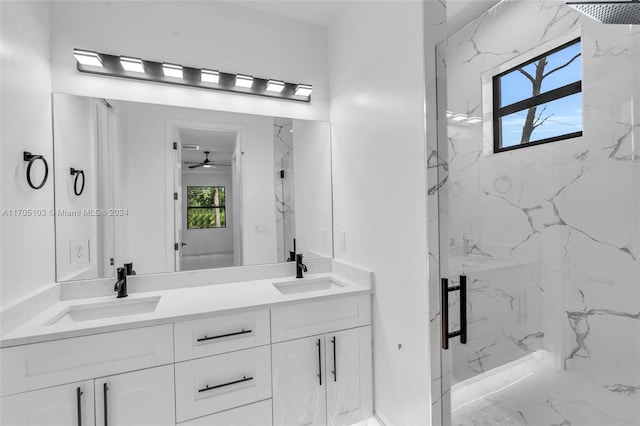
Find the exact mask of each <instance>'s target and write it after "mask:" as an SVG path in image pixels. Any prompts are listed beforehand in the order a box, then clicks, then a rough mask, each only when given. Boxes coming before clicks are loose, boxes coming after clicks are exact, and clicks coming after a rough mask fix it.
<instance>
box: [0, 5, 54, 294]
mask: <svg viewBox="0 0 640 426" xmlns="http://www.w3.org/2000/svg"><path fill="white" fill-rule="evenodd" d="M0 14H1V15H2V16H1V18H0V19H1V24H2V25H0V31H1V32H0V34H1V38H2V50H1V56H0V62H1V63H2V69H1V78H0V81H1V83H0V92H1V94H2V95H1V96H0V107H1V113H0V153H1V158H0V161H1V172H0V173H1V176H2V179H1V183H0V188H1V190H0V193H1V196H0V200H1V208H2V209H45V210H49V209H52V208H53V178H52V176H51V175H50V176H49V180H48V181H47V183H46V185H45V186H44V187H43V188H42V189H40V190H38V191H36V190H33V189H31V188H30V187H29V186H28V185H27V181H26V178H25V171H26V166H27V163H26V162H24V161H23V160H22V152H23V151H30V152H31V153H33V154H42V155H44V156H45V158H46V159H47V160H48V162H49V166H50V169H51V168H52V167H53V164H52V163H53V146H52V143H51V98H50V95H51V74H50V68H49V6H48V4H46V3H39V2H12V1H2V2H1V3H0ZM34 167H35V166H34ZM1 223H2V243H1V244H2V245H1V248H2V249H1V250H0V251H1V254H2V258H1V261H0V265H1V268H0V269H1V280H0V299H1V300H0V303H1V304H2V306H6V305H8V304H10V303H11V302H14V301H16V300H17V299H19V298H20V297H22V296H25V295H26V294H28V293H30V292H32V291H35V290H37V289H39V288H42V287H43V286H44V285H46V284H49V283H51V282H53V281H54V274H55V258H54V231H53V216H51V215H49V214H47V215H45V216H41V217H10V216H5V215H3V216H2V220H1Z"/></svg>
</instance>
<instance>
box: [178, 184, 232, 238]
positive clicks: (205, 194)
mask: <svg viewBox="0 0 640 426" xmlns="http://www.w3.org/2000/svg"><path fill="white" fill-rule="evenodd" d="M226 226H227V215H226V206H225V192H224V186H187V229H208V228H225V227H226Z"/></svg>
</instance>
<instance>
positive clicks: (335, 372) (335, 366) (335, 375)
mask: <svg viewBox="0 0 640 426" xmlns="http://www.w3.org/2000/svg"><path fill="white" fill-rule="evenodd" d="M331 343H332V344H333V371H332V372H331V374H333V381H334V382H337V381H338V362H337V361H336V336H333V337H332V338H331Z"/></svg>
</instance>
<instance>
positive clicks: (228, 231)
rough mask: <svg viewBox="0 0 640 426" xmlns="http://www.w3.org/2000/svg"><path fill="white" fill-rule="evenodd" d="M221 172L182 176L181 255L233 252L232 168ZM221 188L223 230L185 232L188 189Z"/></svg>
mask: <svg viewBox="0 0 640 426" xmlns="http://www.w3.org/2000/svg"><path fill="white" fill-rule="evenodd" d="M220 170H221V171H217V170H214V171H212V172H183V173H182V200H183V202H182V242H184V243H187V245H186V246H184V247H183V248H182V255H183V256H193V255H199V254H212V253H226V252H233V219H234V218H233V213H234V212H233V201H232V200H233V197H234V196H235V191H234V190H233V188H231V167H220ZM188 186H224V195H225V206H226V207H225V211H226V227H225V228H208V229H187V205H186V204H187V187H188Z"/></svg>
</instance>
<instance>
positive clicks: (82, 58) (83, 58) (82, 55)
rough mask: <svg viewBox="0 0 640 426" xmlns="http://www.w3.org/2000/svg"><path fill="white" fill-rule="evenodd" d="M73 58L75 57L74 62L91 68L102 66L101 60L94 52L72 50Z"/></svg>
mask: <svg viewBox="0 0 640 426" xmlns="http://www.w3.org/2000/svg"><path fill="white" fill-rule="evenodd" d="M73 56H75V57H76V60H77V61H78V62H79V63H81V64H82V65H90V66H92V67H101V66H102V59H100V55H98V54H97V53H96V52H91V51H89V50H80V49H73Z"/></svg>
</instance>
